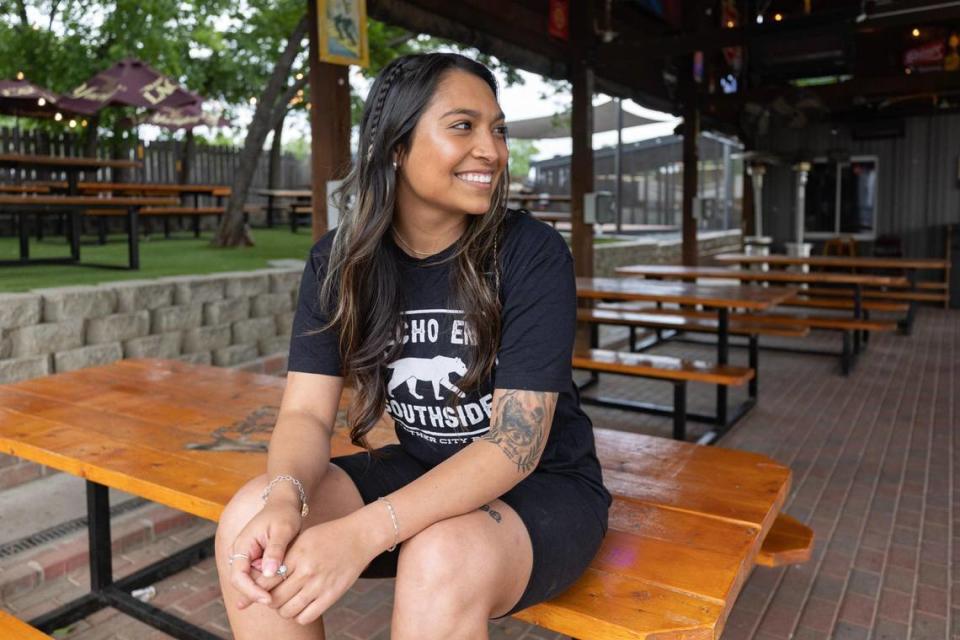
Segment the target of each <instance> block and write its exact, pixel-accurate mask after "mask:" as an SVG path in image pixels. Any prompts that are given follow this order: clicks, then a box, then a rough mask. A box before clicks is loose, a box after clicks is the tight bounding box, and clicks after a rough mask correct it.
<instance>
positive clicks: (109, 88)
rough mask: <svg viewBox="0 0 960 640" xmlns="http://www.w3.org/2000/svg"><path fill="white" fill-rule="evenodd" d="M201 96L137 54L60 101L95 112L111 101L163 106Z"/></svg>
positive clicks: (78, 110) (176, 104)
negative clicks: (139, 58) (139, 57)
mask: <svg viewBox="0 0 960 640" xmlns="http://www.w3.org/2000/svg"><path fill="white" fill-rule="evenodd" d="M198 100H199V96H197V95H196V94H195V93H192V92H190V91H187V90H186V89H184V88H183V87H181V86H180V85H178V84H177V83H176V82H174V81H173V80H171V79H170V78H168V77H166V76H164V75H163V74H161V73H160V72H159V71H157V70H156V69H153V68H152V67H150V65H148V64H146V63H145V62H143V61H141V60H137V59H136V58H127V59H126V60H121V61H120V62H118V63H117V64H115V65H113V66H112V67H110V68H109V69H105V70H104V71H101V72H100V73H98V74H96V75H95V76H93V77H92V78H90V79H89V80H87V81H86V82H84V83H83V84H82V85H80V86H79V87H77V88H76V89H74V90H73V91H72V92H71V93H70V94H68V95H67V96H66V97H64V98H63V99H62V100H61V101H60V105H61V106H62V107H64V108H66V109H69V110H70V111H76V112H78V113H84V114H87V115H93V114H94V113H96V112H98V111H100V110H101V109H103V108H104V107H107V106H109V105H121V106H130V107H143V108H146V109H159V108H162V107H179V106H183V105H186V104H189V103H191V102H197V101H198Z"/></svg>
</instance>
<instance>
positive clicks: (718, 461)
mask: <svg viewBox="0 0 960 640" xmlns="http://www.w3.org/2000/svg"><path fill="white" fill-rule="evenodd" d="M284 384H285V381H284V380H283V379H282V378H277V377H273V376H265V375H258V374H252V373H246V372H242V371H238V370H233V369H222V368H216V367H210V366H204V365H194V364H188V363H184V362H179V361H176V362H175V361H163V360H122V361H119V362H115V363H112V364H109V365H104V366H99V367H93V368H88V369H82V370H76V371H71V372H68V373H60V374H56V375H52V376H46V377H42V378H35V379H32V380H26V381H22V382H17V383H14V384H8V385H2V386H0V451H2V452H4V453H7V454H10V455H15V456H20V457H22V458H25V459H27V460H31V461H33V462H36V463H39V464H45V465H48V466H50V467H51V468H54V469H58V470H60V471H64V472H66V473H70V474H73V475H75V476H79V477H82V478H84V479H85V480H86V483H87V496H88V502H87V507H88V531H89V534H90V537H91V591H92V595H90V596H87V597H85V598H83V599H81V601H79V602H73V603H68V604H66V605H63V606H61V607H59V608H58V609H56V610H55V611H53V612H51V613H49V614H46V615H43V616H41V617H40V618H38V619H36V620H33V621H32V623H33V624H34V625H35V626H37V627H39V628H41V629H43V630H45V631H48V632H49V631H52V630H53V629H54V628H57V627H61V626H65V625H67V624H70V623H71V622H73V621H76V620H78V619H81V618H83V617H84V616H86V615H89V614H91V613H92V612H94V611H95V610H97V609H99V608H102V607H105V606H113V607H116V608H117V609H120V610H121V611H123V612H124V613H127V614H129V615H133V616H134V617H138V618H140V619H147V621H148V622H149V623H151V624H154V625H161V624H162V625H166V626H165V627H163V628H164V630H166V632H167V633H171V634H172V635H174V636H175V637H178V638H195V639H201V640H209V639H212V638H213V636H211V635H210V634H208V633H206V632H205V631H202V630H199V629H196V628H195V627H192V626H191V625H188V624H187V623H185V622H183V621H181V620H178V619H177V618H175V617H173V616H172V615H170V614H167V613H164V612H162V611H159V610H158V609H155V608H154V607H153V606H151V605H149V604H145V603H140V602H138V601H135V600H134V599H133V598H132V597H131V596H130V591H131V590H133V589H136V588H140V587H143V586H146V585H149V584H152V583H153V582H155V581H156V580H157V579H158V576H161V575H170V574H171V573H174V572H176V571H177V570H180V569H183V568H186V567H187V566H189V565H190V564H191V563H193V562H195V561H197V559H199V558H202V557H207V556H209V555H210V554H211V553H212V541H204V542H202V543H199V544H197V545H194V546H192V547H190V548H188V549H186V550H184V551H182V552H180V553H178V554H176V555H175V556H174V557H173V558H171V559H166V560H163V561H161V562H160V563H157V564H156V565H153V566H150V567H147V568H145V569H143V570H140V571H138V572H137V573H135V574H133V575H132V576H128V577H125V578H121V579H115V578H114V576H113V571H112V557H111V545H110V521H109V503H108V494H107V491H108V488H115V489H119V490H122V491H125V492H128V493H132V494H135V495H137V496H140V497H143V498H146V499H148V500H152V501H155V502H159V503H161V504H164V505H167V506H169V507H172V508H175V509H179V510H182V511H185V512H187V513H191V514H193V515H196V516H199V517H201V518H205V519H207V520H212V521H216V520H217V519H218V518H219V517H220V514H221V513H222V511H223V509H224V507H225V505H226V504H227V502H228V501H229V500H230V498H231V497H232V496H233V494H234V493H235V492H236V491H237V489H239V488H240V487H241V486H242V485H243V484H244V483H245V482H246V481H247V480H249V479H250V478H252V477H254V476H256V475H257V474H260V473H263V472H264V471H265V470H266V448H267V442H268V439H269V437H270V432H271V430H272V428H273V424H274V421H275V419H276V416H277V411H278V408H279V404H280V399H281V396H282V393H283V388H284ZM348 403H349V391H345V393H344V396H343V398H342V404H341V408H342V409H345V408H346V406H347V405H348ZM595 434H596V440H597V453H598V457H599V459H600V462H601V464H602V466H603V469H604V483H605V484H606V486H607V487H608V488H609V489H610V491H611V493H613V494H615V496H616V497H615V501H614V505H613V508H612V509H611V513H610V531H609V532H608V534H607V537H606V538H605V540H604V543H603V546H602V547H601V549H600V551H599V553H598V554H597V556H596V559H595V560H594V561H593V563H592V565H591V567H590V568H589V569H588V570H587V571H586V573H585V574H584V575H583V577H581V579H580V580H579V581H578V582H577V583H576V584H575V585H574V586H573V587H571V588H570V589H569V590H568V591H566V592H565V593H564V594H561V595H560V596H558V597H556V598H554V599H553V600H551V601H549V602H545V603H542V604H538V605H536V606H534V607H530V608H529V609H526V610H524V611H521V612H519V613H518V614H516V617H518V618H520V619H522V620H526V621H528V622H532V623H535V624H538V625H541V626H544V627H547V628H548V629H551V630H553V631H556V632H559V633H563V634H568V635H571V636H574V637H577V638H581V639H582V640H589V639H591V638H653V637H657V638H667V637H669V638H671V639H672V640H694V639H697V640H699V639H703V638H719V637H720V633H721V631H722V629H723V625H724V623H725V621H726V619H727V616H728V615H729V613H730V610H731V608H732V606H733V604H734V602H735V601H736V599H737V596H738V594H739V593H740V590H741V589H742V587H743V585H744V583H745V582H746V579H747V577H748V576H749V575H750V572H751V571H752V570H753V567H754V566H755V564H757V563H764V564H775V563H776V561H777V557H778V556H776V555H774V556H769V555H767V554H766V552H767V550H768V549H769V546H768V544H767V542H768V533H769V532H770V531H771V528H772V527H773V526H774V523H775V521H776V522H778V523H779V522H780V520H779V519H778V516H779V515H780V510H781V508H782V506H783V503H784V500H785V498H786V496H787V494H788V491H789V485H790V470H789V468H787V467H785V466H783V465H780V464H778V463H776V462H774V461H773V460H770V459H769V458H767V457H765V456H762V455H758V454H754V453H749V452H744V451H735V450H726V449H720V448H715V447H699V446H696V445H692V444H687V443H681V442H674V441H670V440H665V439H660V438H653V437H648V436H643V435H639V434H631V433H624V432H618V431H610V430H605V429H595ZM369 438H370V440H371V444H372V445H373V446H381V445H384V444H387V443H391V442H396V438H395V435H394V432H393V427H392V424H391V422H390V420H389V418H387V417H386V416H384V418H383V419H381V421H380V423H378V425H377V426H376V427H375V429H374V430H373V431H372V432H371V433H370V435H369ZM354 451H357V449H356V448H355V447H354V446H353V445H351V444H350V442H349V437H348V435H347V434H346V432H345V429H344V425H343V424H342V423H340V424H338V428H337V429H336V431H335V434H334V437H333V442H332V455H343V454H347V453H352V452H354ZM797 524H798V523H797ZM799 526H800V529H804V528H803V527H802V525H799ZM795 528H796V527H795ZM806 534H807V535H808V539H807V541H806V542H807V543H808V544H809V543H810V542H811V540H810V539H809V535H810V531H809V529H807V530H806ZM773 537H774V536H772V535H771V536H770V538H773ZM761 545H762V546H763V548H762V549H761ZM773 546H774V547H777V546H779V545H773ZM787 546H788V547H789V546H790V545H787ZM779 552H782V553H784V554H785V555H782V556H779V558H780V560H781V561H788V562H789V561H798V560H799V561H802V560H803V559H804V558H805V557H809V548H808V549H806V551H803V550H800V551H799V556H794V557H793V559H792V560H788V559H787V558H788V555H786V554H790V553H797V551H796V550H795V551H793V552H790V551H789V549H784V548H780V549H779ZM771 558H772V559H773V561H771Z"/></svg>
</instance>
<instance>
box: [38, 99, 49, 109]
mask: <svg viewBox="0 0 960 640" xmlns="http://www.w3.org/2000/svg"><path fill="white" fill-rule="evenodd" d="M45 104H47V101H46V99H45V98H39V99H37V106H38V107H42V106H43V105H45Z"/></svg>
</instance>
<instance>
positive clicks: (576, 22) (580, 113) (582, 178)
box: [570, 2, 594, 278]
mask: <svg viewBox="0 0 960 640" xmlns="http://www.w3.org/2000/svg"><path fill="white" fill-rule="evenodd" d="M586 4H587V3H582V2H579V3H578V2H574V3H571V4H570V13H571V16H570V24H571V35H570V37H571V38H572V39H573V41H574V42H573V44H574V47H573V55H572V56H571V60H570V67H571V70H572V74H571V75H572V77H571V81H572V87H571V93H572V98H573V112H572V114H571V123H570V134H571V136H572V143H573V144H572V147H573V149H572V150H573V153H572V155H571V157H570V222H571V227H572V228H571V235H572V244H573V261H574V271H575V272H576V274H577V276H579V277H587V278H589V277H592V276H593V225H590V224H586V223H584V221H583V196H584V194H586V193H589V192H591V191H593V178H594V176H593V91H594V74H593V69H592V68H591V67H590V64H589V62H588V60H587V59H586V53H587V43H588V42H589V37H590V34H589V30H591V27H590V25H591V23H590V22H589V16H590V14H591V12H590V11H589V8H588V7H587V6H586Z"/></svg>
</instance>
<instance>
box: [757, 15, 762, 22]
mask: <svg viewBox="0 0 960 640" xmlns="http://www.w3.org/2000/svg"><path fill="white" fill-rule="evenodd" d="M757 24H763V16H762V15H759V16H757Z"/></svg>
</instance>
